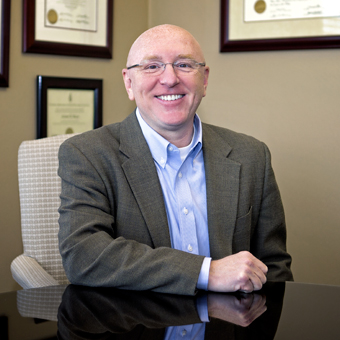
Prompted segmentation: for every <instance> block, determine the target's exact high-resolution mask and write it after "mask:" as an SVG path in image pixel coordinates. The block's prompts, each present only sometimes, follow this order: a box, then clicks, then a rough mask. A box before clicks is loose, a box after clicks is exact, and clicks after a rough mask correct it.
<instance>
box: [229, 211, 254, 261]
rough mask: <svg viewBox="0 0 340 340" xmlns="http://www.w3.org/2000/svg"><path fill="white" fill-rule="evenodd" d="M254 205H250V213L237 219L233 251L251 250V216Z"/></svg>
mask: <svg viewBox="0 0 340 340" xmlns="http://www.w3.org/2000/svg"><path fill="white" fill-rule="evenodd" d="M252 211H253V207H250V209H249V211H248V213H247V214H246V215H243V216H241V217H239V218H238V219H237V220H236V225H235V230H234V236H233V253H234V254H235V253H238V252H240V251H243V250H248V251H250V238H251V216H252Z"/></svg>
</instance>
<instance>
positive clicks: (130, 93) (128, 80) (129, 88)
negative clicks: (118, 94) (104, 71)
mask: <svg viewBox="0 0 340 340" xmlns="http://www.w3.org/2000/svg"><path fill="white" fill-rule="evenodd" d="M122 74H123V80H124V85H125V89H126V92H127V94H128V96H129V99H130V100H135V96H134V94H133V91H132V84H131V83H132V80H131V78H130V77H129V71H128V70H127V69H126V68H124V69H123V71H122Z"/></svg>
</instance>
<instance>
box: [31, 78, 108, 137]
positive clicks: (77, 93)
mask: <svg viewBox="0 0 340 340" xmlns="http://www.w3.org/2000/svg"><path fill="white" fill-rule="evenodd" d="M102 102H103V80H102V79H86V78H61V77H48V76H41V75H38V76H37V138H38V139H39V138H44V137H51V136H55V135H62V134H70V133H82V132H85V131H88V130H91V129H96V128H98V127H100V126H102V121H103V118H102V117H103V103H102Z"/></svg>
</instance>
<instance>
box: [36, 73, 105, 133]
mask: <svg viewBox="0 0 340 340" xmlns="http://www.w3.org/2000/svg"><path fill="white" fill-rule="evenodd" d="M48 89H65V90H67V89H71V90H75V89H76V90H93V91H94V101H95V102H94V111H95V112H94V121H93V128H94V129H96V128H98V127H100V126H102V124H103V80H102V79H86V78H61V77H46V76H37V138H44V137H47V90H48Z"/></svg>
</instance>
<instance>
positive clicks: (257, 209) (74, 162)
mask: <svg viewBox="0 0 340 340" xmlns="http://www.w3.org/2000/svg"><path fill="white" fill-rule="evenodd" d="M203 155H204V162H205V170H206V186H207V209H208V225H209V242H210V252H211V257H212V258H213V259H219V258H222V257H225V256H228V255H231V254H233V253H236V252H239V251H241V250H248V251H250V252H251V253H252V254H253V255H254V256H256V257H257V258H259V259H260V260H261V261H263V262H264V263H265V264H266V265H267V266H268V268H269V272H268V275H267V277H268V280H275V281H285V280H291V279H292V274H291V271H290V263H291V257H290V256H289V255H288V253H287V252H286V227H285V220H284V212H283V207H282V203H281V198H280V194H279V190H278V187H277V184H276V181H275V177H274V173H273V170H272V167H271V161H270V153H269V151H268V148H267V147H266V146H265V145H264V144H263V143H262V142H259V141H257V140H256V139H254V138H252V137H249V136H246V135H243V134H239V133H236V132H232V131H230V130H227V129H223V128H219V127H216V126H212V125H208V124H203ZM59 176H60V177H61V179H62V192H61V205H60V209H59V213H60V218H59V225H60V231H59V246H60V253H61V256H62V259H63V265H64V268H65V271H66V275H67V277H68V279H69V280H70V282H71V283H74V284H80V285H87V286H106V287H117V288H123V289H131V290H149V289H151V290H154V291H159V292H167V293H176V294H187V295H192V294H195V291H196V283H197V279H198V275H199V272H200V268H201V264H202V261H203V256H198V255H194V254H189V253H186V252H183V251H180V250H176V249H172V248H171V243H170V234H169V227H168V222H167V215H166V210H165V205H164V199H163V194H162V189H161V186H160V183H159V180H158V175H157V170H156V167H155V165H154V161H153V158H152V155H151V153H150V150H149V148H148V145H147V143H146V141H145V139H144V136H143V134H142V131H141V129H140V126H139V123H138V121H137V118H136V116H135V113H132V114H131V115H130V116H128V117H127V118H126V119H125V120H124V121H123V122H121V123H116V124H112V125H108V126H104V127H102V128H99V129H96V130H93V131H89V132H86V133H83V134H80V135H77V136H75V137H72V138H70V139H68V140H66V141H65V142H64V143H63V144H62V145H61V147H60V151H59Z"/></svg>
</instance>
